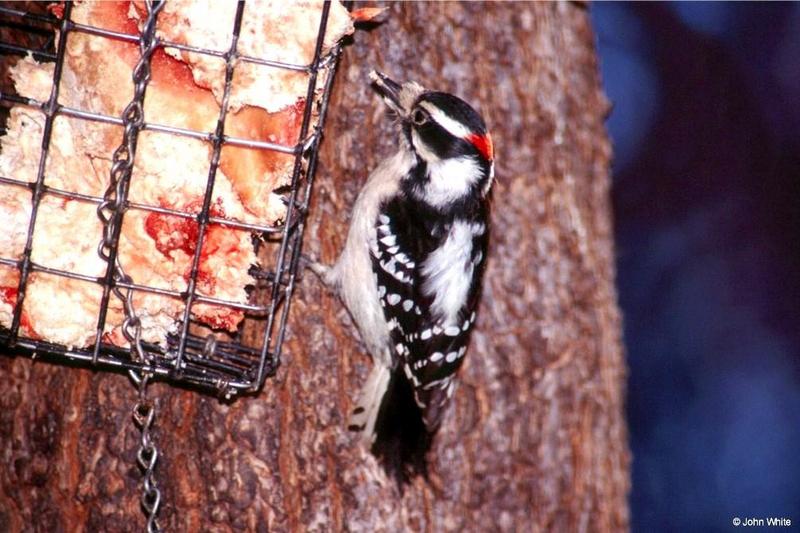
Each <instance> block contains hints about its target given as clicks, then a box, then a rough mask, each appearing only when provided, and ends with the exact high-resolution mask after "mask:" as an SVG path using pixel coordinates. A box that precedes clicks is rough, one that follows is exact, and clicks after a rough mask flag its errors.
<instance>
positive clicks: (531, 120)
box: [0, 3, 629, 531]
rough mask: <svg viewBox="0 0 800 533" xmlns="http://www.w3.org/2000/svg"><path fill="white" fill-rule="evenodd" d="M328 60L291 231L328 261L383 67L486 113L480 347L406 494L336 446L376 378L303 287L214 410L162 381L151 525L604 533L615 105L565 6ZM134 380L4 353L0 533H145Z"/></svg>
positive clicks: (442, 21)
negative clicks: (487, 223)
mask: <svg viewBox="0 0 800 533" xmlns="http://www.w3.org/2000/svg"><path fill="white" fill-rule="evenodd" d="M388 15H389V16H388V17H387V20H386V22H385V23H384V24H382V25H378V26H376V27H374V28H373V29H371V30H370V31H368V32H366V31H361V32H358V33H357V34H356V35H355V37H354V42H353V43H352V44H350V45H349V46H347V48H346V49H345V51H344V54H343V58H342V62H341V65H340V71H339V73H338V78H337V81H336V84H335V88H334V94H333V97H332V100H331V107H330V113H329V118H328V124H327V128H326V131H325V142H324V145H323V150H322V153H321V161H320V168H319V171H318V174H317V183H316V185H315V192H314V201H313V203H312V209H311V216H310V220H309V225H308V228H307V231H306V245H305V249H306V251H308V252H309V253H311V254H315V255H318V256H320V257H322V258H323V260H325V261H327V262H332V261H333V260H334V259H335V257H336V255H337V254H338V252H339V251H340V249H341V247H342V245H343V244H344V239H345V234H346V225H347V223H348V217H349V209H350V207H351V206H352V204H353V202H354V200H355V197H356V194H357V192H358V190H359V188H360V187H361V185H362V184H363V182H364V180H365V178H366V176H367V174H368V173H369V171H370V169H372V168H374V166H375V165H376V163H377V162H378V161H379V160H380V159H381V158H383V157H385V156H387V155H388V154H389V153H390V152H392V150H393V149H394V146H395V142H396V141H395V139H396V133H395V131H394V129H393V126H392V124H391V120H389V119H387V117H386V116H385V113H384V106H383V104H382V103H381V102H380V101H379V99H378V97H377V96H376V95H375V94H374V92H373V91H372V90H371V89H370V88H369V86H368V79H367V72H368V71H369V69H370V68H373V67H376V68H379V69H381V70H383V71H385V72H386V73H388V74H389V75H391V76H392V77H395V78H397V79H401V80H403V79H415V80H417V81H419V82H421V83H422V84H423V85H426V86H427V87H429V88H434V89H437V90H444V91H448V92H453V93H455V94H458V95H460V96H462V97H463V98H464V99H465V100H467V101H469V102H472V103H474V104H475V105H476V107H477V108H479V110H480V111H481V112H482V113H483V115H484V117H485V118H486V121H487V123H488V125H489V127H490V130H491V132H492V136H493V139H494V144H495V152H496V158H497V168H496V174H497V182H496V187H495V190H494V199H493V213H492V223H493V227H492V235H491V237H492V242H491V251H490V255H489V264H488V270H487V272H486V278H485V283H484V286H485V287H484V291H483V299H482V305H481V308H480V312H479V319H478V323H477V330H476V332H475V334H474V335H473V339H472V343H471V347H470V350H469V351H468V354H467V359H466V363H465V365H464V368H463V369H462V372H461V375H460V377H461V379H460V385H459V387H458V388H457V389H456V394H455V398H454V402H453V406H452V407H451V408H450V411H449V413H448V414H447V415H446V417H445V421H444V424H443V427H442V430H441V431H440V433H439V434H438V436H437V438H436V441H435V443H434V446H433V449H432V453H431V455H430V470H431V477H430V481H429V482H427V483H426V482H424V481H423V480H421V479H417V480H416V481H415V482H413V483H412V484H411V485H410V486H409V487H407V489H406V490H405V492H404V493H403V494H402V495H401V494H399V492H398V490H397V487H396V486H395V485H394V484H393V483H392V482H390V481H389V480H387V478H386V477H385V476H384V474H383V472H382V471H381V469H380V467H379V466H378V465H377V463H376V461H375V460H374V458H373V457H372V456H371V455H370V454H369V453H368V452H367V451H366V450H365V449H364V448H363V447H362V446H360V445H359V444H358V443H357V439H356V436H355V435H353V434H351V433H348V432H347V430H346V418H347V413H348V412H349V411H350V409H351V408H352V406H353V401H354V397H355V394H356V393H357V391H358V390H359V388H360V385H361V384H362V383H363V381H364V379H365V378H366V375H367V372H368V370H369V368H370V366H371V362H370V360H369V357H368V356H367V355H366V353H365V351H364V349H363V347H362V346H361V345H360V344H359V341H358V337H357V334H356V333H355V329H354V327H353V325H352V322H351V321H350V319H349V317H348V316H347V314H346V312H345V311H344V309H343V307H342V306H341V304H340V303H339V301H338V300H336V299H335V298H334V297H332V296H331V295H329V294H328V293H327V292H326V291H325V290H324V289H323V288H322V287H321V286H320V284H319V283H318V282H317V280H316V279H315V278H314V277H313V276H310V275H308V276H305V277H304V278H303V279H302V280H301V281H300V283H299V286H298V289H297V291H296V293H295V298H294V301H293V303H292V310H291V314H290V323H289V330H288V335H287V341H286V345H285V347H284V348H285V350H284V360H283V366H282V367H281V368H280V369H279V371H278V375H277V377H276V378H275V379H274V380H270V381H268V382H267V384H266V386H265V387H264V390H263V391H262V392H261V393H260V394H259V395H258V396H257V397H244V398H240V399H238V400H236V401H235V402H234V403H232V404H230V405H226V404H224V403H220V402H219V401H218V400H217V399H215V398H212V397H209V396H205V395H201V394H198V393H195V392H190V391H186V390H181V389H177V388H174V387H170V386H168V385H166V384H162V383H157V384H155V385H153V386H151V389H150V393H151V394H152V395H153V396H155V397H157V398H158V399H159V400H158V401H159V404H158V405H159V410H158V413H157V417H156V422H155V427H156V429H155V432H156V442H157V445H158V447H159V449H160V450H161V452H162V456H161V458H160V461H159V464H158V469H157V473H156V478H157V480H158V481H159V483H160V487H161V488H162V489H163V492H164V500H165V503H164V507H163V509H162V512H161V517H160V523H161V524H162V526H165V527H166V528H167V529H168V530H177V531H201V530H214V531H239V530H244V529H246V530H255V531H266V530H270V531H306V530H318V531H340V530H347V529H352V530H365V531H402V530H408V531H451V530H466V531H490V530H494V529H499V530H502V531H545V530H547V531H585V530H592V531H595V530H596V531H620V530H624V529H626V528H627V525H628V510H627V502H626V497H627V493H628V488H629V478H628V466H629V455H628V448H627V442H626V430H625V423H624V418H623V390H624V379H625V369H624V363H623V357H622V351H621V346H620V316H619V312H618V309H617V306H616V294H615V290H614V285H613V280H614V251H613V245H612V231H611V213H610V207H609V195H608V192H609V184H610V181H609V175H608V164H609V157H610V147H609V142H608V139H607V137H606V133H605V130H604V128H603V119H604V117H605V115H606V112H607V110H608V102H607V101H606V100H605V98H604V96H603V94H602V92H601V88H600V77H599V73H598V65H597V59H596V55H595V51H594V46H593V34H592V31H591V28H590V24H589V17H588V12H587V10H586V8H585V6H583V5H581V4H577V3H562V4H551V3H497V4H494V3H493V4H485V5H484V4H473V3H403V4H393V5H391V9H390V12H389V14H388ZM134 400H135V392H134V390H133V387H132V386H131V384H130V382H129V381H128V380H127V378H126V377H124V376H122V375H118V374H109V373H101V372H92V371H90V370H82V369H73V368H66V367H62V366H54V365H49V364H43V363H38V362H35V361H31V360H29V359H27V358H23V357H18V358H7V357H2V358H0V454H2V458H1V459H0V461H1V463H2V465H3V467H2V468H0V531H74V530H80V529H84V530H87V531H100V530H108V531H125V530H139V529H140V528H141V527H142V526H143V523H144V520H143V517H142V514H141V511H140V507H139V500H138V499H139V494H140V490H141V489H140V483H141V477H140V473H139V470H138V468H137V467H136V464H135V450H136V447H137V443H138V431H137V430H136V429H135V427H134V426H133V423H132V421H131V416H130V409H131V406H132V404H133V402H134Z"/></svg>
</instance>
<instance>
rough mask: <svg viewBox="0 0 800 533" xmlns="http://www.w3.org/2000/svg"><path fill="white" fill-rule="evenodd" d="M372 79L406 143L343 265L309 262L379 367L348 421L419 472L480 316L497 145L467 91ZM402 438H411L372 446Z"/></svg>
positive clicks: (361, 209) (382, 176)
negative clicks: (449, 91)
mask: <svg viewBox="0 0 800 533" xmlns="http://www.w3.org/2000/svg"><path fill="white" fill-rule="evenodd" d="M370 78H371V80H372V83H373V84H374V86H375V88H376V89H377V90H378V92H379V93H380V94H381V96H382V97H383V100H384V101H385V102H386V105H387V106H388V107H389V108H390V109H391V110H392V111H393V112H394V113H395V114H396V115H397V117H398V119H399V126H400V132H399V139H398V145H399V149H398V150H397V152H396V153H395V154H394V155H393V156H391V157H390V158H388V159H387V160H385V161H384V162H383V163H381V164H380V165H379V166H378V167H377V168H376V169H375V171H374V172H372V174H371V175H370V177H369V179H368V180H367V183H366V184H365V185H364V188H363V189H362V190H361V193H360V194H359V196H358V199H357V200H356V203H355V206H354V208H353V213H352V218H351V223H350V230H349V233H348V236H347V242H346V244H345V247H344V250H343V251H342V253H341V255H340V256H339V259H338V260H337V261H336V263H335V264H334V265H333V266H331V267H326V266H324V265H321V264H319V263H314V264H312V265H310V267H311V268H312V270H313V271H314V272H316V273H317V274H318V275H319V276H320V277H321V278H322V280H323V281H324V282H325V283H326V285H328V286H329V287H331V288H333V289H334V290H336V291H337V292H338V294H339V295H340V296H341V298H342V300H343V301H344V304H345V305H346V307H347V309H348V310H349V312H350V314H351V315H352V317H353V319H354V321H355V323H356V326H357V327H358V329H359V331H360V333H361V337H362V340H363V341H364V343H365V345H366V347H367V349H368V350H369V352H370V354H371V355H372V358H373V361H374V364H375V366H374V368H373V370H372V373H371V374H370V376H369V378H368V380H367V383H366V385H365V386H364V388H363V390H362V392H361V395H360V397H359V399H358V403H357V406H356V408H355V409H354V410H353V414H352V416H351V419H350V428H351V429H353V430H357V431H363V434H364V438H365V440H366V441H367V442H368V443H369V444H374V447H373V451H375V452H376V453H377V454H378V455H379V456H383V457H382V458H383V459H385V460H388V461H389V462H395V463H398V462H399V463H400V464H402V465H403V466H402V468H403V469H404V470H405V471H404V472H402V473H401V474H402V475H406V474H408V473H409V471H410V472H411V473H415V471H419V468H418V467H414V466H413V464H414V463H416V465H417V466H418V465H420V464H422V465H423V466H422V468H423V469H424V457H423V458H420V457H418V456H417V457H414V456H413V454H417V455H419V453H422V455H423V456H424V451H425V450H427V448H428V446H429V445H430V439H431V438H432V437H433V435H434V434H435V432H436V430H437V429H438V427H439V425H440V423H441V421H442V416H443V414H444V412H445V408H446V406H447V404H448V401H449V399H450V398H451V397H452V396H453V391H454V386H455V382H454V379H455V375H456V372H457V371H458V369H459V368H460V367H461V364H462V363H463V361H464V354H465V352H466V350H467V343H468V340H469V336H470V332H471V330H472V327H473V325H474V324H475V316H476V315H475V314H476V311H477V307H478V298H479V293H480V284H481V277H482V275H483V271H484V264H485V261H486V252H487V244H488V238H489V228H488V224H489V201H488V197H489V191H490V189H491V186H492V181H493V179H494V152H493V146H492V139H491V137H490V135H489V133H488V131H487V130H486V125H485V124H484V121H483V119H482V118H481V117H480V115H479V114H478V113H477V112H476V111H475V110H474V109H473V108H472V107H471V106H470V105H469V104H467V103H466V102H464V101H463V100H461V99H460V98H458V97H456V96H453V95H451V94H447V93H443V92H435V91H428V90H426V89H424V88H423V87H422V86H421V85H419V84H417V83H415V82H407V83H404V84H402V85H400V84H398V83H396V82H394V81H392V80H391V79H390V78H388V77H387V76H386V75H384V74H382V73H380V72H376V71H372V72H371V73H370ZM376 438H377V440H376ZM397 439H399V440H401V441H403V440H405V441H406V443H405V444H400V445H391V444H389V445H387V446H388V447H389V448H388V449H385V450H380V449H377V447H378V446H379V445H380V443H381V442H382V441H391V440H397ZM392 446H393V447H392ZM387 455H393V456H394V457H387ZM420 461H422V463H420ZM409 465H412V466H411V467H409Z"/></svg>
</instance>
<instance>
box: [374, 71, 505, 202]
mask: <svg viewBox="0 0 800 533" xmlns="http://www.w3.org/2000/svg"><path fill="white" fill-rule="evenodd" d="M370 79H371V80H372V82H373V83H374V84H375V86H376V88H377V89H378V91H379V92H380V94H381V96H382V97H383V100H384V102H386V105H388V106H389V108H390V109H392V110H393V111H394V112H395V113H396V114H397V116H398V117H399V118H400V121H401V124H402V128H403V134H404V136H405V138H406V141H407V142H408V147H409V148H410V149H411V150H412V151H413V152H414V154H415V156H416V157H417V159H418V160H419V161H420V162H422V163H424V167H425V171H424V172H422V173H421V175H419V176H416V177H415V179H416V180H417V183H415V184H414V191H415V195H416V196H418V197H420V198H421V199H423V200H425V201H426V202H428V203H429V204H431V205H433V206H434V207H440V206H444V205H447V204H452V203H458V202H460V201H463V200H465V199H468V198H470V197H472V198H475V197H477V198H480V199H483V198H485V197H486V195H487V194H488V193H489V189H490V188H491V186H492V181H493V179H494V148H493V146H492V138H491V136H490V135H489V132H488V131H487V129H486V124H485V123H484V122H483V119H482V118H481V116H480V115H479V114H478V113H477V112H476V111H475V110H474V109H473V108H472V107H471V106H470V105H469V104H467V103H466V102H465V101H464V100H462V99H460V98H458V97H457V96H453V95H452V94H448V93H443V92H435V91H428V90H426V89H425V88H423V87H422V86H421V85H419V84H418V83H416V82H413V81H412V82H406V83H404V84H402V85H400V84H399V83H397V82H395V81H393V80H391V79H390V78H389V77H388V76H386V75H385V74H382V73H380V72H377V71H375V70H373V71H372V72H370Z"/></svg>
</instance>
